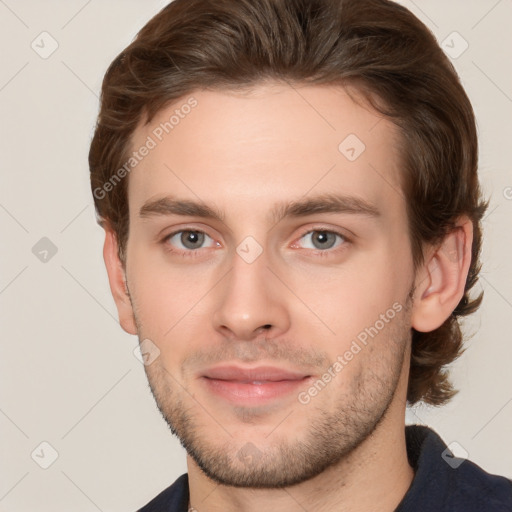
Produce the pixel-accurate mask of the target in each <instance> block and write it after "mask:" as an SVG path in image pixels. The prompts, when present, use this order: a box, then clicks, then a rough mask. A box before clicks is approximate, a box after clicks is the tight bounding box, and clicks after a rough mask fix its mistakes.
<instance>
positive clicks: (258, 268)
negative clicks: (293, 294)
mask: <svg viewBox="0 0 512 512" xmlns="http://www.w3.org/2000/svg"><path fill="white" fill-rule="evenodd" d="M268 266H269V261H268V259H267V258H266V256H265V251H264V252H263V253H262V254H261V255H260V256H259V257H258V258H257V259H256V260H255V261H253V262H252V263H247V262H246V261H244V259H242V258H241V257H240V256H239V255H238V254H236V253H235V254H234V256H233V261H232V267H231V270H230V271H229V272H228V274H227V275H226V276H225V278H224V279H223V280H222V281H221V283H219V285H218V286H217V287H215V289H216V296H215V299H214V300H215V306H214V307H215V311H214V315H213V322H214V328H215V329H216V330H217V331H218V332H220V333H221V334H222V335H223V337H225V338H228V339H232V340H244V341H251V340H254V339H256V338H258V337H260V336H264V337H265V338H275V337H277V336H279V335H281V334H283V333H285V332H286V331H287V330H288V329H289V327H290V315H289V313H290V310H289V307H288V303H287V301H288V300H290V297H289V293H288V294H287V293H286V291H287V290H286V288H285V287H284V286H283V284H282V283H281V282H280V281H279V279H277V277H276V276H275V274H274V273H273V272H272V271H271V270H270V269H269V268H268Z"/></svg>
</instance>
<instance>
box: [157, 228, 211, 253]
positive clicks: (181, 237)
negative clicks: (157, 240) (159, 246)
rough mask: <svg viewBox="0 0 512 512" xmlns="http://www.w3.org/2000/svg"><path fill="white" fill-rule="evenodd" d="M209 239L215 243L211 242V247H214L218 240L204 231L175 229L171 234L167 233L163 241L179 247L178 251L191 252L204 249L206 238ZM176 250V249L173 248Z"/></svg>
mask: <svg viewBox="0 0 512 512" xmlns="http://www.w3.org/2000/svg"><path fill="white" fill-rule="evenodd" d="M206 239H209V240H211V242H213V244H210V245H209V247H214V246H215V244H216V242H215V241H214V240H213V238H211V237H210V236H208V235H207V234H206V233H204V232H203V231H197V230H181V231H175V232H174V233H171V234H170V235H167V236H166V237H165V238H164V239H163V240H162V242H163V243H164V244H168V245H171V246H173V247H176V248H177V249H178V252H180V251H184V252H190V251H194V250H196V249H204V248H205V247H203V244H204V243H205V240H206ZM171 250H174V249H171Z"/></svg>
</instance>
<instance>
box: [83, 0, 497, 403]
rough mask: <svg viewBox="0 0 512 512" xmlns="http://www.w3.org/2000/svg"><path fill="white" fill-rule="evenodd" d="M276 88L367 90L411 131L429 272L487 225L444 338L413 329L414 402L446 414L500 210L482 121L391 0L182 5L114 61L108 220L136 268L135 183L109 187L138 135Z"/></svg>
mask: <svg viewBox="0 0 512 512" xmlns="http://www.w3.org/2000/svg"><path fill="white" fill-rule="evenodd" d="M267 80H275V81H284V82H286V83H289V84H292V83H296V84H309V85H314V84H319V85H320V84H329V85H336V84H339V85H340V86H349V85H353V86H355V87H356V89H357V90H358V91H360V92H361V93H362V94H363V96H364V97H365V98H366V99H367V100H368V101H369V102H370V104H371V105H372V106H373V107H374V108H375V109H376V110H377V111H378V112H380V113H381V114H383V115H385V116H387V117H388V118H389V119H391V120H392V121H393V122H394V123H395V124H396V125H397V126H398V127H399V128H400V133H401V145H402V155H401V157H402V167H403V171H402V176H401V179H402V192H403V194H404V196H405V198H406V201H407V214H408V220H409V236H410V240H411V245H412V255H413V261H414V267H415V269H417V268H418V266H419V265H420V264H421V263H422V262H423V261H424V260H423V257H424V256H423V246H424V244H432V245H435V244H437V243H439V242H440V241H441V240H442V239H443V238H444V236H445V235H446V234H447V233H448V232H450V231H451V230H452V229H453V228H454V223H455V220H456V219H457V218H458V217H459V216H461V215H463V214H465V215H467V216H468V217H469V218H470V219H471V221H472V222H473V236H474V237H473V245H472V261H471V266H470V269H469V274H468V277H467V282H466V286H465V292H464V296H463V297H462V299H461V301H460V303H459V304H458V305H457V307H456V308H455V310H454V311H453V313H452V314H451V315H450V317H449V318H448V319H447V320H446V321H445V322H444V324H443V325H442V326H441V327H439V328H438V329H436V330H434V331H432V332H428V333H423V332H417V331H415V330H414V329H413V332H412V354H411V368H410V377H409V386H408V391H407V401H408V402H409V404H411V405H412V404H414V403H416V402H418V401H419V400H423V401H424V402H426V403H430V404H433V405H441V404H443V403H445V402H447V401H448V400H450V399H451V398H452V397H453V396H454V395H455V394H456V393H457V391H456V390H454V388H453V386H452V384H451V383H450V380H449V378H448V374H447V371H446V370H445V368H444V367H445V366H446V365H447V364H449V363H451V362H452V361H454V360H455V359H456V358H457V357H459V356H460V355H461V354H462V352H463V348H462V344H463V337H462V332H461V329H460V326H459V322H458V317H459V316H463V315H468V314H470V313H472V312H474V311H475V310H476V309H477V308H478V307H479V305H480V303H481V301H482V295H483V294H482V293H481V294H480V295H479V296H478V297H477V298H476V299H474V300H471V299H470V296H469V291H470V290H471V288H472V287H473V286H474V285H475V283H476V281H477V278H478V273H479V271H480V263H479V254H480V249H481V242H482V232H481V219H482V217H483V214H484V213H485V210H486V209H487V206H488V203H487V202H485V201H484V200H483V199H482V197H481V192H480V188H479V183H478V177H477V161H478V144H477V134H476V126H475V119H474V113H473V109H472V107H471V104H470V101H469V99H468V97H467V95H466V93H465V92H464V89H463V88H462V86H461V84H460V81H459V79H458V77H457V74H456V72H455V69H454V67H453V66H452V64H451V63H450V61H449V60H448V58H447V57H446V56H445V55H444V53H443V52H442V50H441V49H440V47H439V45H438V44H437V42H436V39H435V37H434V36H433V34H432V33H431V32H430V31H429V30H428V28H427V27H426V26H425V25H424V24H423V23H421V22H420V21H419V20H418V19H417V18H416V17H415V16H414V15H412V14H411V13H410V12H409V11H408V10H407V9H406V8H404V7H402V6H400V5H399V4H397V3H394V2H392V1H388V0H175V1H173V2H172V3H170V4H169V5H168V6H167V7H165V8H164V9H162V11H161V12H159V13H158V14H157V15H156V16H155V17H153V18H152V19H151V20H150V21H149V22H148V23H147V24H146V25H145V26H144V27H143V28H142V30H141V31H140V32H139V33H138V35H137V37H136V38H135V40H134V41H133V42H132V43H131V44H130V45H129V46H128V47H127V48H126V49H125V50H124V51H122V52H121V53H120V54H119V55H118V56H117V57H116V58H115V60H114V61H113V62H112V64H111V65H110V67H109V68H108V70H107V73H106V75H105V78H104V80H103V85H102V91H101V110H100V113H99V117H98V122H97V126H96V130H95V134H94V138H93V140H92V143H91V148H90V153H89V166H90V171H91V187H92V191H93V195H94V202H95V206H96V212H97V215H98V221H99V222H100V224H102V225H104V224H108V225H109V226H110V227H111V228H112V229H113V230H114V232H115V234H116V237H117V240H118V244H119V257H120V259H121V261H122V262H123V264H124V263H125V248H126V243H127V240H128V233H129V216H128V201H127V186H126V185H127V184H126V181H127V180H126V179H123V180H121V181H120V182H119V183H116V186H113V187H108V193H105V192H102V194H98V190H102V191H104V190H105V188H103V187H104V185H105V183H107V182H109V180H112V178H113V176H114V174H115V173H116V171H118V170H119V169H120V168H121V167H122V166H123V164H124V163H125V162H126V161H127V160H128V158H129V151H130V145H131V136H132V134H133V132H134V130H135V128H136V127H137V125H138V124H139V123H141V122H145V123H149V122H150V121H151V120H152V118H153V117H154V115H155V114H156V113H157V112H158V111H160V110H161V109H162V108H163V107H164V106H166V105H167V104H169V103H172V102H174V101H176V100H178V99H180V98H183V97H184V96H186V95H187V94H190V93H191V92H192V91H194V90H198V89H201V88H203V89H204V88H206V89H215V90H237V89H242V88H248V87H252V86H255V85H257V84H260V83H262V82H264V81H267Z"/></svg>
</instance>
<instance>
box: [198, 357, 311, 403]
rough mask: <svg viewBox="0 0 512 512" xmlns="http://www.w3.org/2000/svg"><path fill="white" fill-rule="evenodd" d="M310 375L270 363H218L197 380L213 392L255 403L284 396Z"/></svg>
mask: <svg viewBox="0 0 512 512" xmlns="http://www.w3.org/2000/svg"><path fill="white" fill-rule="evenodd" d="M311 378H312V376H311V375H307V374H304V373H301V372H295V371H290V370H285V369H282V368H277V367H271V366H260V367H257V368H242V367H240V366H219V367H216V368H210V369H208V370H207V371H206V372H205V373H204V374H203V375H202V378H201V380H202V381H203V382H204V384H205V386H206V388H207V390H208V391H209V392H210V393H212V394H214V395H216V396H219V397H221V398H223V399H225V400H227V401H229V402H233V403H237V404H241V405H243V404H246V405H249V404H250V405H255V404H261V403H264V402H268V401H271V400H276V399H279V398H284V397H286V396H288V395H290V394H291V393H292V392H293V391H297V390H298V389H299V388H300V387H304V386H305V385H306V384H307V382H308V381H309V380H310V379H311Z"/></svg>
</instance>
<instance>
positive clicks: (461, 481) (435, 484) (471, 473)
mask: <svg viewBox="0 0 512 512" xmlns="http://www.w3.org/2000/svg"><path fill="white" fill-rule="evenodd" d="M405 439H406V444H407V456H408V458H409V463H410V464H411V466H412V467H413V468H414V473H415V475H414V479H413V481H412V483H411V486H410V487H409V489H408V491H407V493H406V494H405V496H404V497H403V499H402V501H401V502H400V504H399V505H398V507H397V508H396V509H395V512H512V480H509V479H507V478H505V477H502V476H497V475H491V474H489V473H487V472H486V471H484V470H483V469H482V468H481V467H480V466H477V465H476V464H475V463H473V462H471V461H469V460H465V459H457V458H454V457H453V456H452V454H451V452H450V451H449V450H448V449H447V446H446V444H445V443H444V442H443V440H442V439H441V438H440V437H439V436H438V435H437V434H436V432H434V431H433V430H432V429H431V428H429V427H426V426H423V425H408V426H406V427H405ZM188 498H189V491H188V476H187V474H186V473H185V474H184V475H181V476H180V477H179V478H178V479H177V480H176V481H175V482H174V483H173V484H172V485H171V486H170V487H168V488H167V489H166V490H165V491H163V492H162V493H161V494H159V495H158V496H157V497H156V498H155V499H153V500H152V501H151V502H150V503H148V504H147V505H146V506H145V507H142V508H141V509H140V510H139V512H187V506H188Z"/></svg>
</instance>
